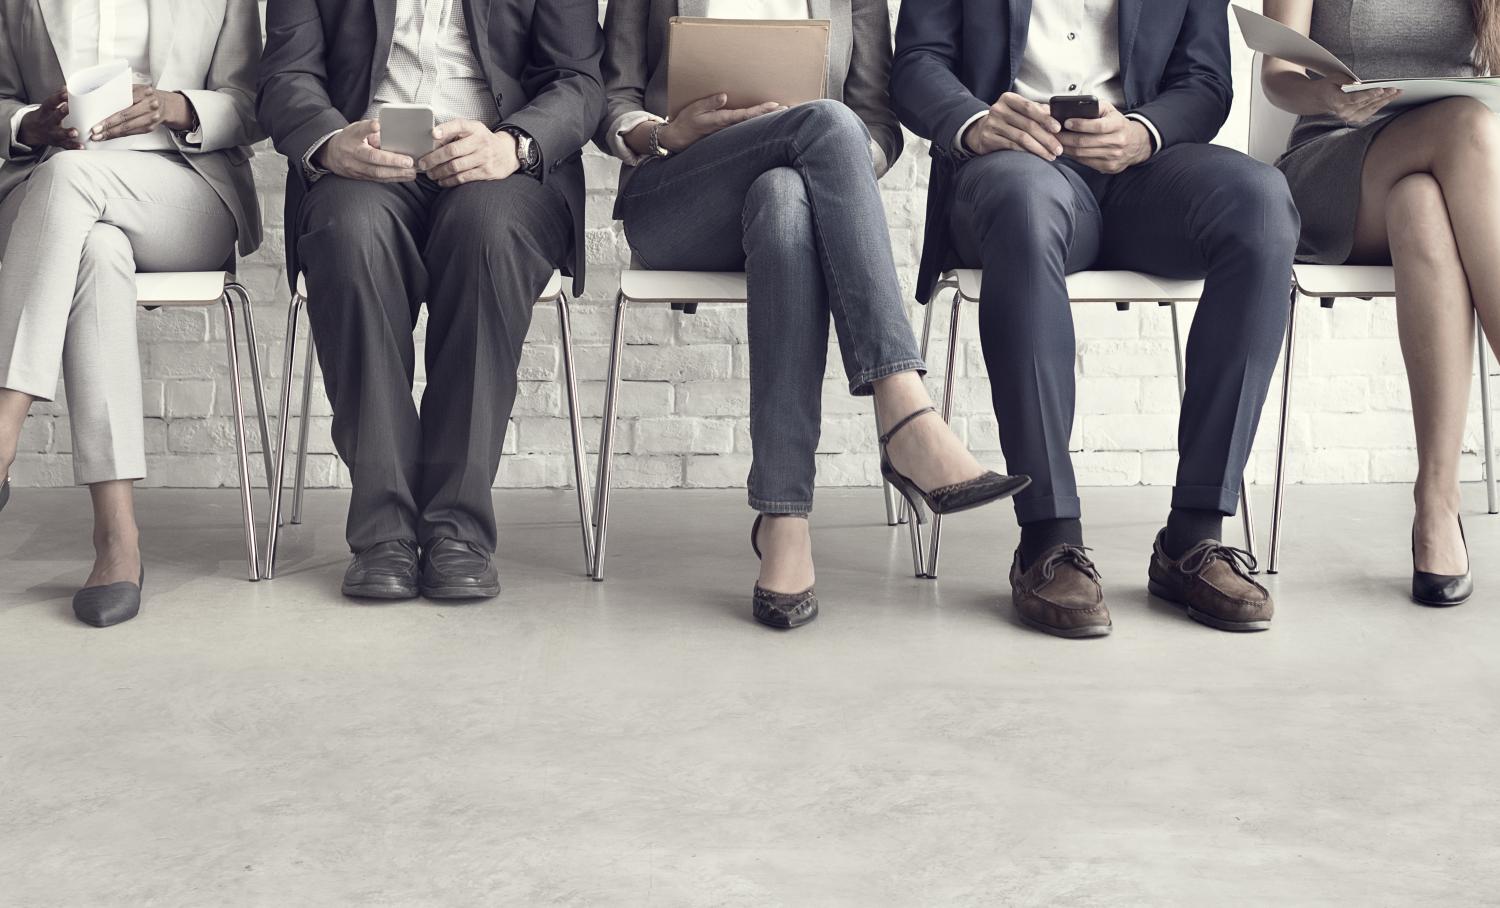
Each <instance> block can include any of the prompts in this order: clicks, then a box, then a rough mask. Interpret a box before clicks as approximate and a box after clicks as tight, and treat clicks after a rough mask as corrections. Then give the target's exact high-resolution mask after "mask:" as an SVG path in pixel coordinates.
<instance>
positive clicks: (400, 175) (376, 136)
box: [313, 120, 417, 183]
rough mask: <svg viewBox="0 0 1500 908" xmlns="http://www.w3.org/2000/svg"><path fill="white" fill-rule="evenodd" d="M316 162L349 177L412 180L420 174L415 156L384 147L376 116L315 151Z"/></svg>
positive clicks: (352, 124) (344, 129)
mask: <svg viewBox="0 0 1500 908" xmlns="http://www.w3.org/2000/svg"><path fill="white" fill-rule="evenodd" d="M313 164H315V165H317V166H318V167H321V168H323V169H324V170H326V171H328V172H329V173H333V174H337V175H338V176H341V177H344V178H345V179H349V180H367V181H369V182H372V183H410V182H411V181H412V180H415V179H416V178H417V170H416V166H415V162H414V161H412V159H411V158H409V157H407V156H406V155H404V154H395V153H394V152H389V151H381V149H380V123H379V122H378V121H376V120H360V121H358V122H356V123H350V124H349V125H348V126H345V127H344V128H343V129H341V130H339V131H338V132H337V133H335V134H334V136H333V138H331V139H329V140H328V141H327V142H324V143H323V146H322V147H321V148H319V149H318V151H317V153H316V154H314V155H313Z"/></svg>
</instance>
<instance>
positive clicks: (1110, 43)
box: [954, 0, 1161, 155]
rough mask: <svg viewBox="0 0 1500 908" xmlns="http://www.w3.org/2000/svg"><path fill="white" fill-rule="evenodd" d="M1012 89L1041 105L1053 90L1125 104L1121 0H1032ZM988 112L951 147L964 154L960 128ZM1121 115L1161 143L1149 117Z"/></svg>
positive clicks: (1153, 142)
mask: <svg viewBox="0 0 1500 908" xmlns="http://www.w3.org/2000/svg"><path fill="white" fill-rule="evenodd" d="M1014 90H1015V93H1016V94H1018V95H1020V96H1021V97H1023V98H1025V99H1026V100H1028V101H1037V102H1040V103H1042V104H1046V103H1047V102H1048V101H1050V100H1051V99H1052V97H1053V96H1054V95H1094V96H1096V97H1098V98H1099V100H1100V101H1108V102H1109V103H1110V104H1113V105H1114V106H1115V107H1116V108H1119V107H1121V106H1123V105H1124V103H1125V86H1124V83H1123V81H1122V80H1121V77H1120V4H1119V0H1033V3H1032V4H1031V24H1030V26H1028V28H1027V32H1026V49H1025V51H1023V52H1022V54H1021V66H1020V68H1019V69H1018V70H1017V72H1016V84H1015V89H1014ZM986 113H987V112H986ZM986 113H978V114H975V115H974V116H973V117H970V118H969V121H968V122H966V123H965V124H964V125H963V127H962V128H961V129H959V131H958V136H957V137H956V138H955V139H954V143H955V144H956V145H957V147H956V148H955V149H954V150H955V151H957V152H958V153H960V154H963V155H967V149H966V148H965V147H964V145H963V138H964V133H966V132H968V131H969V127H970V126H972V125H974V124H975V123H977V122H979V121H980V120H982V119H984V118H985V116H986ZM1125 116H1127V117H1129V118H1130V119H1132V120H1135V121H1137V122H1139V123H1140V124H1141V125H1142V126H1145V127H1146V131H1147V132H1149V133H1151V147H1152V149H1153V151H1154V150H1155V149H1158V148H1160V147H1161V134H1160V133H1158V132H1157V131H1156V127H1155V126H1153V125H1152V124H1151V121H1150V120H1148V119H1146V118H1145V117H1143V116H1141V115H1140V114H1134V113H1132V114H1126V115H1125Z"/></svg>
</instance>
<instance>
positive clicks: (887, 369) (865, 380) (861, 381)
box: [849, 359, 927, 397]
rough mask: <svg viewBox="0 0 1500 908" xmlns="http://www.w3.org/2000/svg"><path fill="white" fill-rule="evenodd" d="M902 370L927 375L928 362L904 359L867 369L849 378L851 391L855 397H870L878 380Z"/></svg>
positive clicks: (897, 373) (898, 373)
mask: <svg viewBox="0 0 1500 908" xmlns="http://www.w3.org/2000/svg"><path fill="white" fill-rule="evenodd" d="M902 372H915V373H917V374H918V375H926V374H927V364H926V363H924V362H922V360H920V359H903V360H900V361H898V362H894V363H890V364H888V365H884V366H876V367H875V368H873V369H866V370H864V371H863V372H861V373H860V374H858V375H856V376H854V377H853V378H851V379H849V393H850V394H853V395H854V396H855V397H869V396H870V395H871V394H874V393H875V383H876V382H877V381H880V380H881V379H882V378H889V377H891V376H892V375H900V374H901V373H902Z"/></svg>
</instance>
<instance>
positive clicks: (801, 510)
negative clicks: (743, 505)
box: [750, 495, 812, 517]
mask: <svg viewBox="0 0 1500 908" xmlns="http://www.w3.org/2000/svg"><path fill="white" fill-rule="evenodd" d="M750 509H751V510H754V511H759V512H760V513H762V514H776V515H779V516H787V517H806V516H807V515H808V514H811V513H812V502H811V501H769V500H767V499H764V498H756V497H755V496H754V495H751V496H750Z"/></svg>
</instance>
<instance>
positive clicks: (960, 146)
mask: <svg viewBox="0 0 1500 908" xmlns="http://www.w3.org/2000/svg"><path fill="white" fill-rule="evenodd" d="M989 114H990V112H989V111H988V110H981V111H980V112H979V113H977V114H975V115H974V116H972V117H970V118H969V119H967V120H965V121H964V125H962V126H960V127H959V128H958V132H957V133H956V134H955V135H954V136H953V153H954V154H956V155H958V156H959V157H960V158H972V157H973V156H974V155H973V154H972V153H971V152H970V151H969V149H968V147H967V146H966V145H964V135H965V134H967V133H968V131H969V127H970V126H973V125H974V124H975V123H978V122H979V121H980V120H983V119H984V118H985V117H987V116H989Z"/></svg>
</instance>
